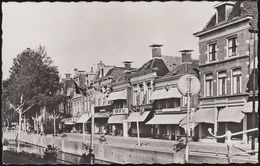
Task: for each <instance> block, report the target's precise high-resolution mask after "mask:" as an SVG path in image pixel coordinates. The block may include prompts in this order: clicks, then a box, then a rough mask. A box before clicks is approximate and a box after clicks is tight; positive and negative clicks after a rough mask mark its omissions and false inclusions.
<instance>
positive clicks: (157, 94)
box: [151, 88, 181, 100]
mask: <svg viewBox="0 0 260 166" xmlns="http://www.w3.org/2000/svg"><path fill="white" fill-rule="evenodd" d="M169 98H181V94H180V92H179V90H178V89H177V88H171V89H169V90H168V91H167V90H166V89H160V90H155V91H154V92H153V93H152V96H151V100H160V99H169Z"/></svg>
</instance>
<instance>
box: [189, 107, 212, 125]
mask: <svg viewBox="0 0 260 166" xmlns="http://www.w3.org/2000/svg"><path fill="white" fill-rule="evenodd" d="M215 111H217V108H202V109H199V110H197V111H196V112H195V113H194V117H193V121H194V122H195V123H212V124H214V121H215Z"/></svg>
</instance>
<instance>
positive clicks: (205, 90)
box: [204, 73, 214, 97]
mask: <svg viewBox="0 0 260 166" xmlns="http://www.w3.org/2000/svg"><path fill="white" fill-rule="evenodd" d="M207 75H212V79H207ZM207 80H211V84H212V85H211V94H209V95H208V88H207V82H208V81H207ZM213 82H214V78H213V73H208V74H205V82H204V92H205V93H204V94H205V97H211V96H213Z"/></svg>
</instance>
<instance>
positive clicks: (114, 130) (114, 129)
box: [112, 125, 116, 136]
mask: <svg viewBox="0 0 260 166" xmlns="http://www.w3.org/2000/svg"><path fill="white" fill-rule="evenodd" d="M115 132H116V126H115V125H113V126H112V136H115V134H116V133H115Z"/></svg>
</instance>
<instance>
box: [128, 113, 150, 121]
mask: <svg viewBox="0 0 260 166" xmlns="http://www.w3.org/2000/svg"><path fill="white" fill-rule="evenodd" d="M150 112H151V111H145V112H144V113H143V114H142V115H140V112H132V113H130V115H129V117H128V118H127V120H126V121H127V122H136V121H138V122H143V121H145V119H146V118H147V116H148V115H149V113H150Z"/></svg>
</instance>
